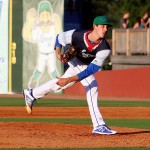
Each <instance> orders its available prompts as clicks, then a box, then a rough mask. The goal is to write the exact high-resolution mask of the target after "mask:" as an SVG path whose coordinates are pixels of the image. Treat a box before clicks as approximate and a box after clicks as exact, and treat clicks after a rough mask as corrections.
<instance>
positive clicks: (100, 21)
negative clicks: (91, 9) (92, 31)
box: [93, 16, 112, 27]
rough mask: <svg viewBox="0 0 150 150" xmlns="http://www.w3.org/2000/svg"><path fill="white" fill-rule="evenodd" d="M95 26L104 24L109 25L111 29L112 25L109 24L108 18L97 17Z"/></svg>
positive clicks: (94, 22)
mask: <svg viewBox="0 0 150 150" xmlns="http://www.w3.org/2000/svg"><path fill="white" fill-rule="evenodd" d="M93 24H95V25H98V24H104V25H108V26H109V27H111V26H112V25H111V24H110V23H109V21H108V18H107V17H106V16H97V17H95V19H94V21H93Z"/></svg>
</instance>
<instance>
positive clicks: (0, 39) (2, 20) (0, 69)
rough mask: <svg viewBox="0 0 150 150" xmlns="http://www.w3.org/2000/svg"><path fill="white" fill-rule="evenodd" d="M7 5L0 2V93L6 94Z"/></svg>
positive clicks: (4, 1)
mask: <svg viewBox="0 0 150 150" xmlns="http://www.w3.org/2000/svg"><path fill="white" fill-rule="evenodd" d="M8 4H9V3H8V0H0V93H8V11H9V8H8V7H9V5H8ZM4 35H5V36H4Z"/></svg>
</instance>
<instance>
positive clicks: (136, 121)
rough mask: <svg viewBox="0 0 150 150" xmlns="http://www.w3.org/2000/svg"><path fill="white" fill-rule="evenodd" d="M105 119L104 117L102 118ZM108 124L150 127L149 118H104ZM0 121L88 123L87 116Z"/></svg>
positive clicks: (2, 120) (3, 119)
mask: <svg viewBox="0 0 150 150" xmlns="http://www.w3.org/2000/svg"><path fill="white" fill-rule="evenodd" d="M104 119H105V118H104ZM105 121H106V123H107V124H108V125H109V126H117V127H129V128H138V129H150V120H149V119H107V118H106V119H105ZM0 122H43V123H44V122H46V123H63V124H89V125H92V122H91V119H88V118H0Z"/></svg>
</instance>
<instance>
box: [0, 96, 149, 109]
mask: <svg viewBox="0 0 150 150" xmlns="http://www.w3.org/2000/svg"><path fill="white" fill-rule="evenodd" d="M98 103H99V105H100V106H101V107H150V102H147V101H146V102H142V101H115V100H109V101H108V100H99V101H98ZM24 105H25V103H24V99H23V98H0V106H24ZM37 106H38V107H40V106H45V107H54V106H56V107H71V106H72V107H79V106H82V107H84V106H85V107H86V106H87V101H86V100H64V99H39V100H38V101H37V103H36V104H35V107H37Z"/></svg>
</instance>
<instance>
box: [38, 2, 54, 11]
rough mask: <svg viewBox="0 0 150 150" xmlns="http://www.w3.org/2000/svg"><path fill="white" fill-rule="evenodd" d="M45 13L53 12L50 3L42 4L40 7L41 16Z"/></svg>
mask: <svg viewBox="0 0 150 150" xmlns="http://www.w3.org/2000/svg"><path fill="white" fill-rule="evenodd" d="M43 11H49V12H51V6H50V3H49V2H46V1H44V2H41V3H40V5H39V14H40V13H41V12H43Z"/></svg>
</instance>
